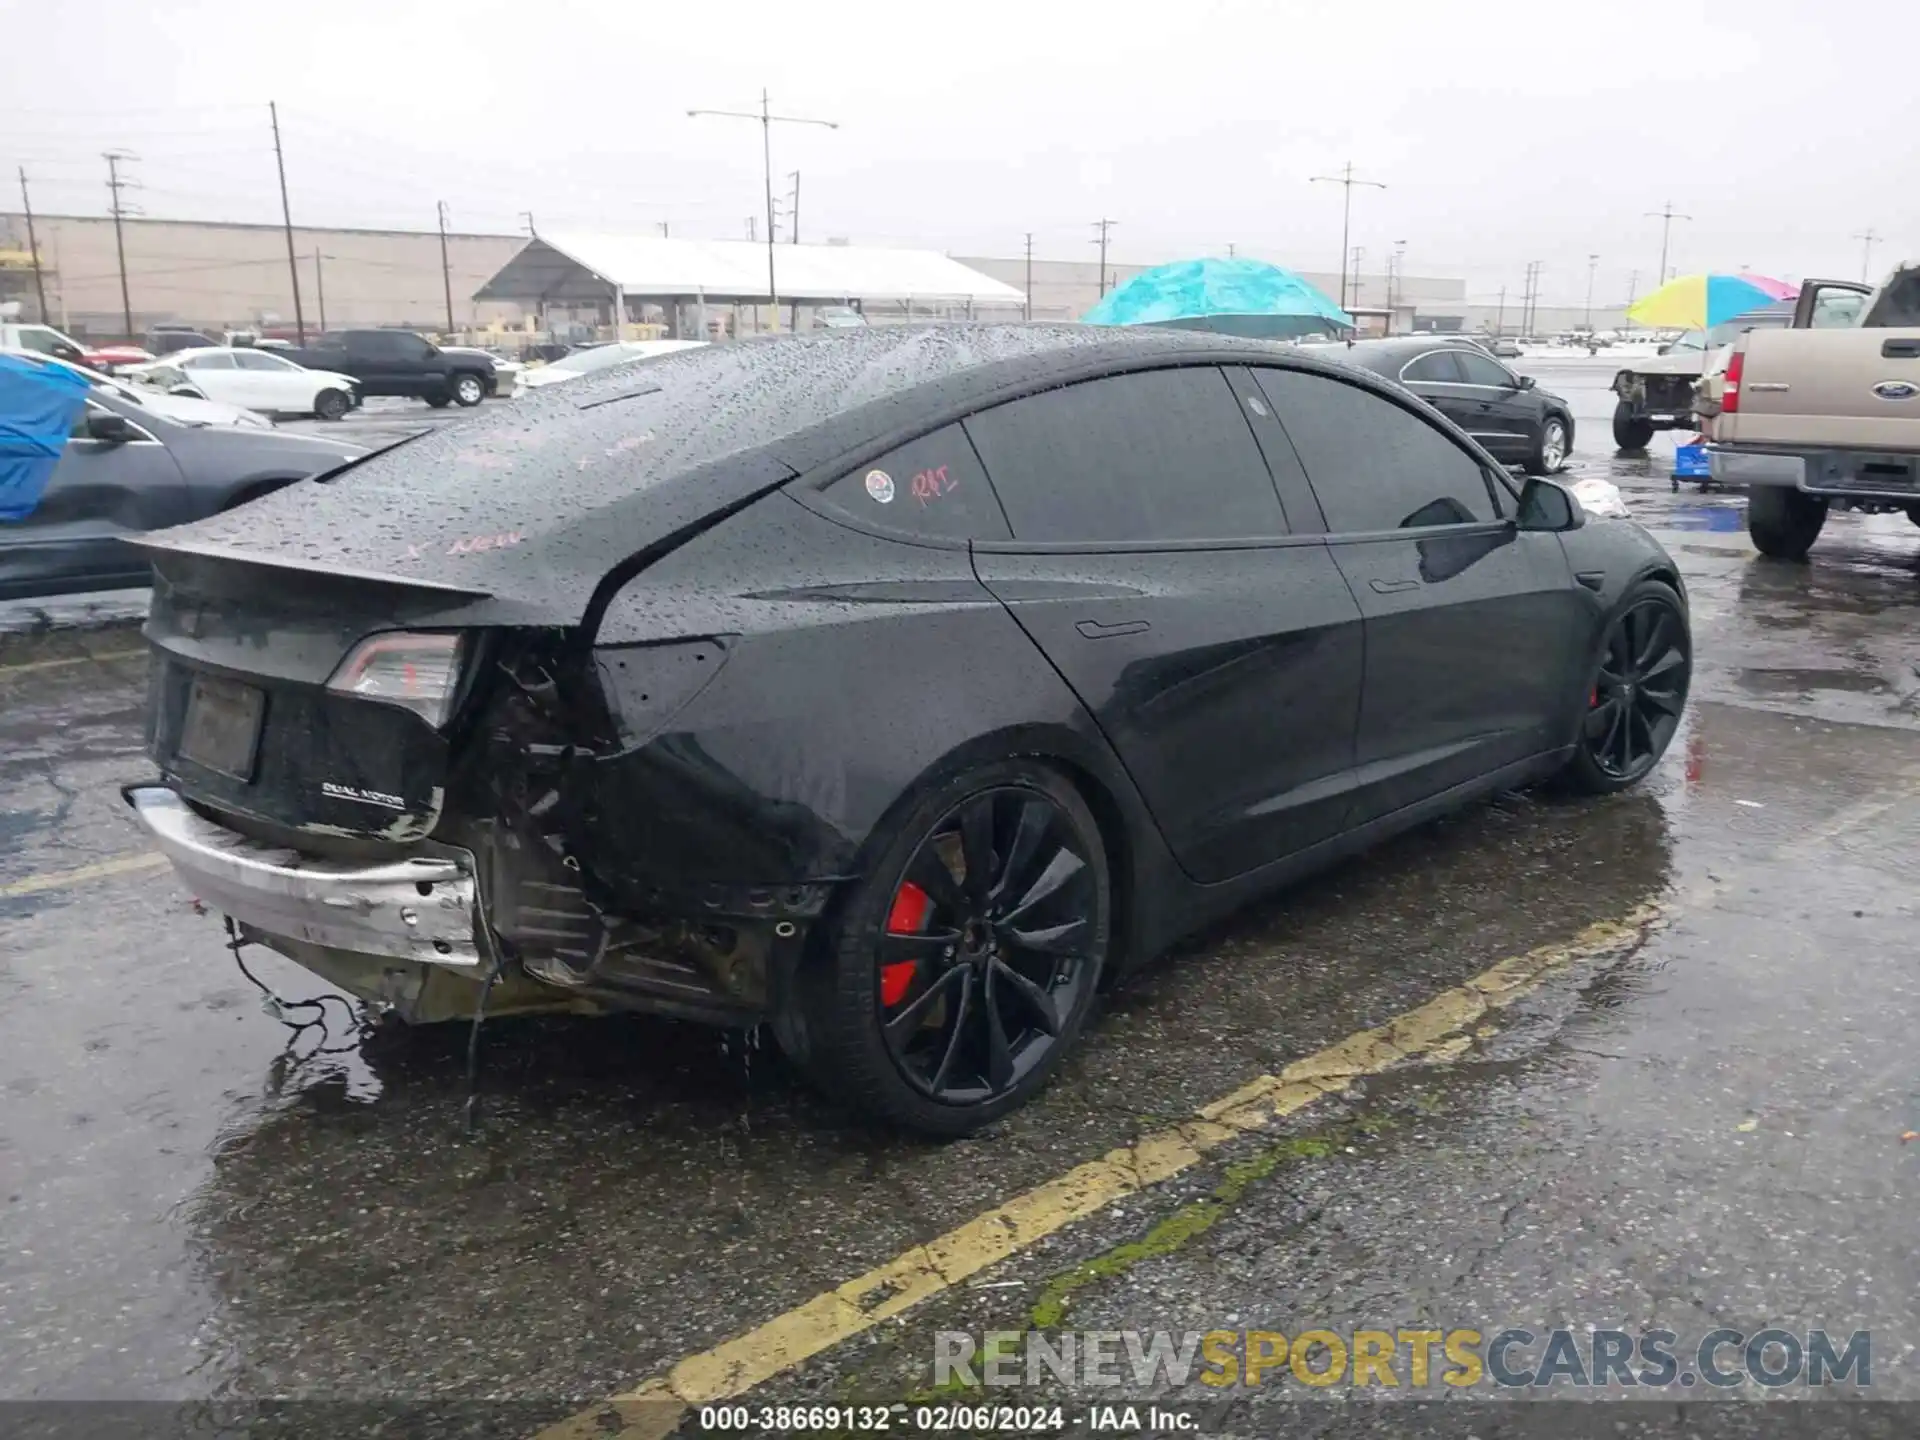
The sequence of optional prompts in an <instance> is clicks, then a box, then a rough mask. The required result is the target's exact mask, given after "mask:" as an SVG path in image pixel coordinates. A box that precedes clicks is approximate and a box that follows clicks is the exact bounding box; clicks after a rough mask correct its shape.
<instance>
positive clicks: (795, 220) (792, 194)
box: [787, 170, 800, 245]
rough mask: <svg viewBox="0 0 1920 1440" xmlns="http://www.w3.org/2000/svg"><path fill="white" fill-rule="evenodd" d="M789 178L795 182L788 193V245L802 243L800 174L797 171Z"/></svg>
mask: <svg viewBox="0 0 1920 1440" xmlns="http://www.w3.org/2000/svg"><path fill="white" fill-rule="evenodd" d="M787 178H788V179H789V180H791V181H793V189H792V190H790V191H789V192H788V203H787V231H788V234H787V243H788V244H789V245H798V244H799V243H800V172H799V171H798V170H795V171H793V172H791V173H790V174H789V175H788V176H787Z"/></svg>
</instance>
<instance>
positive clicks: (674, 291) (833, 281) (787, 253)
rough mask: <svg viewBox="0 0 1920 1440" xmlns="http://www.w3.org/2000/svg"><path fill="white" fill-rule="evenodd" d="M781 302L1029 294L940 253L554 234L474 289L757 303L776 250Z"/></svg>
mask: <svg viewBox="0 0 1920 1440" xmlns="http://www.w3.org/2000/svg"><path fill="white" fill-rule="evenodd" d="M769 248H771V250H772V252H773V266H774V269H773V281H774V286H775V289H776V290H777V293H778V298H779V300H780V301H781V302H782V303H783V304H801V305H824V304H832V305H840V304H859V303H861V302H866V301H879V302H889V303H904V304H907V305H909V306H911V305H914V304H924V305H929V306H936V305H944V306H953V305H966V306H969V307H971V306H973V305H976V304H984V305H992V306H995V307H1003V306H1009V305H1020V304H1021V303H1023V301H1024V300H1025V297H1024V296H1023V295H1022V294H1021V292H1020V291H1019V290H1017V289H1015V288H1014V287H1013V286H1011V285H1007V284H1004V283H1002V282H1001V281H998V280H995V279H993V278H991V277H990V276H987V275H982V274H981V273H980V272H979V271H978V270H972V269H969V268H968V267H967V266H965V265H962V264H961V263H960V262H959V261H957V260H953V259H949V258H948V257H947V256H945V255H942V254H940V253H939V252H938V251H935V250H892V249H878V248H875V247H873V246H868V245H774V246H772V247H768V246H767V245H765V244H760V243H756V242H754V241H750V240H674V239H668V238H665V237H658V238H656V237H653V236H644V235H605V234H591V233H586V232H575V231H566V232H555V233H553V234H543V235H538V236H536V237H534V238H533V239H531V240H529V241H528V242H527V243H526V244H525V245H524V246H523V247H521V249H520V251H519V253H518V254H516V255H515V256H514V257H513V258H512V259H511V260H509V261H508V262H507V263H506V264H505V265H504V266H503V267H502V268H501V269H500V271H499V272H498V273H497V274H495V275H494V276H493V278H492V279H490V280H488V281H487V283H486V284H484V285H482V286H481V287H480V288H479V289H478V290H477V291H475V292H474V297H473V298H474V299H476V300H495V301H501V300H504V301H511V302H516V303H519V304H527V305H536V306H542V307H545V306H559V305H582V304H587V305H597V304H603V303H605V302H607V301H608V300H609V299H610V298H615V297H617V299H616V302H615V303H617V304H623V303H624V301H625V299H626V298H627V297H633V298H636V299H645V300H653V301H660V302H667V303H687V302H691V303H695V304H699V305H701V306H703V307H704V306H705V305H707V304H709V303H711V304H724V305H732V304H759V305H764V304H767V303H768V302H769V300H770V299H772V298H773V297H772V296H770V295H769V293H768V287H767V278H768V277H767V262H768V251H769Z"/></svg>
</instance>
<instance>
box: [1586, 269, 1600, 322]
mask: <svg viewBox="0 0 1920 1440" xmlns="http://www.w3.org/2000/svg"><path fill="white" fill-rule="evenodd" d="M1599 264H1600V257H1599V256H1598V255H1589V256H1587V333H1588V334H1589V335H1591V334H1592V333H1593V272H1594V270H1595V269H1596V268H1597V267H1598V266H1599Z"/></svg>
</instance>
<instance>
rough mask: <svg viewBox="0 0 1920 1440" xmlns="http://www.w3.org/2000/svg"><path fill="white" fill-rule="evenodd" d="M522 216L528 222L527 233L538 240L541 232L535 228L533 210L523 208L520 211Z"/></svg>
mask: <svg viewBox="0 0 1920 1440" xmlns="http://www.w3.org/2000/svg"><path fill="white" fill-rule="evenodd" d="M520 218H521V219H522V220H524V221H526V222H527V234H529V235H531V236H532V237H533V238H534V239H536V240H538V239H539V238H540V232H539V231H538V230H536V229H534V228H533V212H532V211H531V210H522V211H521V212H520Z"/></svg>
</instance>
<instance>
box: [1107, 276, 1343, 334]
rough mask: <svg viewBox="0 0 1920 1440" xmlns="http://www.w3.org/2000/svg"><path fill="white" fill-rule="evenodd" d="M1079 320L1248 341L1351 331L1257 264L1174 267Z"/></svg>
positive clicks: (1320, 298) (1302, 290) (1127, 287)
mask: <svg viewBox="0 0 1920 1440" xmlns="http://www.w3.org/2000/svg"><path fill="white" fill-rule="evenodd" d="M1080 318H1081V320H1083V321H1084V322H1085V323H1087V324H1089V325H1167V326H1175V327H1178V328H1180V329H1186V330H1214V331H1218V332H1221V333H1223V334H1228V335H1246V336H1251V337H1253V338H1255V339H1263V340H1264V339H1289V338H1292V337H1294V336H1299V335H1313V334H1319V333H1323V332H1325V331H1329V330H1351V329H1353V328H1354V322H1353V317H1352V316H1351V315H1349V314H1347V312H1346V311H1344V310H1342V309H1341V308H1340V307H1339V306H1338V305H1336V304H1334V303H1333V301H1331V300H1329V299H1328V298H1327V297H1326V296H1325V295H1322V294H1321V293H1320V292H1319V291H1318V290H1316V289H1315V288H1314V287H1313V286H1311V285H1309V284H1308V283H1307V282H1306V281H1305V280H1303V279H1301V278H1300V277H1299V276H1298V275H1296V274H1294V273H1293V271H1291V270H1283V269H1281V268H1280V267H1279V266H1278V265H1269V264H1267V263H1266V262H1265V261H1264V260H1240V259H1231V260H1217V259H1206V260H1176V261H1174V262H1173V263H1172V264H1171V265H1157V266H1155V267H1154V268H1153V269H1151V270H1143V271H1141V272H1140V273H1139V274H1138V275H1136V276H1134V277H1133V278H1132V279H1131V280H1129V281H1127V282H1126V283H1125V284H1124V285H1119V286H1116V287H1115V288H1114V289H1112V290H1110V291H1109V292H1107V294H1105V295H1104V296H1102V297H1101V299H1100V302H1099V303H1098V304H1097V305H1095V306H1094V307H1093V308H1092V309H1091V310H1089V311H1087V313H1086V314H1084V315H1082V316H1081V317H1080Z"/></svg>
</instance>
